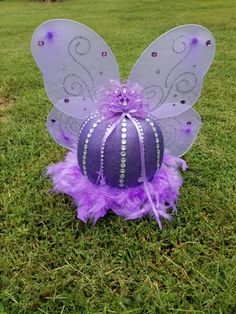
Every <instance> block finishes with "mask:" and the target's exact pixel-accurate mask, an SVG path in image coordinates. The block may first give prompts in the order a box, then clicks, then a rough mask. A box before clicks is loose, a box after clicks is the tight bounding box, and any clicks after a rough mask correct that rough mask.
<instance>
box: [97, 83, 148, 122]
mask: <svg viewBox="0 0 236 314" xmlns="http://www.w3.org/2000/svg"><path fill="white" fill-rule="evenodd" d="M141 91H142V88H141V86H139V85H138V84H134V85H131V84H130V83H127V84H122V83H120V82H117V81H111V82H110V84H109V85H108V87H107V88H102V89H100V90H99V91H98V92H97V97H96V103H97V105H98V108H99V111H100V113H101V114H102V115H103V116H104V117H107V118H110V117H114V116H117V115H121V114H122V113H129V114H130V115H131V116H133V117H135V118H142V119H144V118H146V116H147V115H148V104H147V102H146V101H145V99H144V97H143V96H142V92H141Z"/></svg>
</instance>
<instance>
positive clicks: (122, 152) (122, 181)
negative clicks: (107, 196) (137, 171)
mask: <svg viewBox="0 0 236 314" xmlns="http://www.w3.org/2000/svg"><path fill="white" fill-rule="evenodd" d="M120 137H121V147H120V156H121V157H120V176H119V187H121V188H122V187H124V185H125V174H126V144H127V120H126V118H124V119H123V120H122V121H121V136H120Z"/></svg>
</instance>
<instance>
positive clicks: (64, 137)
mask: <svg viewBox="0 0 236 314" xmlns="http://www.w3.org/2000/svg"><path fill="white" fill-rule="evenodd" d="M82 123H83V119H79V118H75V117H73V116H70V115H67V114H65V113H63V112H61V111H60V110H58V109H57V108H53V109H52V111H51V112H50V113H49V115H48V118H47V123H46V126H47V129H48V132H49V134H50V135H51V137H52V138H53V139H54V141H55V142H56V143H57V144H59V145H60V146H63V147H65V148H68V149H74V148H75V147H76V142H77V139H78V134H79V129H80V127H81V125H82Z"/></svg>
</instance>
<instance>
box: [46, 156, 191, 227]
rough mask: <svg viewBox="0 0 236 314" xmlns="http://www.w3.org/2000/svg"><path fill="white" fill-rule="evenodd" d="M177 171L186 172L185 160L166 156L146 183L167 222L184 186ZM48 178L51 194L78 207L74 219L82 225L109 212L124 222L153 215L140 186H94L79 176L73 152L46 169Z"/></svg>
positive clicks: (174, 209) (94, 220)
mask: <svg viewBox="0 0 236 314" xmlns="http://www.w3.org/2000/svg"><path fill="white" fill-rule="evenodd" d="M179 168H181V169H182V170H185V169H186V163H185V161H184V160H183V159H181V158H177V157H172V156H170V155H169V154H168V153H165V155H164V160H163V164H162V167H161V169H160V170H159V171H158V172H157V173H156V174H155V176H154V178H153V180H152V181H151V182H150V183H149V189H150V192H151V195H152V198H153V200H154V203H155V205H156V206H157V209H158V212H159V215H160V216H162V217H164V218H166V219H171V215H170V210H171V209H172V212H176V202H177V199H178V195H179V190H180V187H181V185H182V183H183V180H182V178H181V175H180V174H179ZM47 175H48V176H50V177H51V179H52V181H53V185H54V189H53V190H54V192H56V193H64V194H67V195H69V196H70V197H72V198H73V200H74V202H75V204H76V206H77V217H78V219H80V220H82V221H84V222H87V221H88V220H89V219H92V220H93V222H94V223H96V221H97V220H98V219H99V218H101V217H103V216H104V215H106V213H107V212H108V210H109V209H111V210H112V211H113V212H114V213H115V214H116V215H119V216H122V217H124V218H125V219H137V218H141V217H143V216H145V215H150V216H153V212H152V209H151V206H150V203H149V201H148V199H147V195H146V193H145V190H144V188H143V185H139V186H137V187H134V188H128V189H118V188H111V187H109V186H107V185H105V186H98V185H94V184H93V183H91V182H90V181H89V180H88V179H87V178H86V177H85V176H83V175H82V173H81V171H80V169H79V167H78V162H77V156H76V151H71V152H69V153H68V154H67V156H66V158H65V160H64V161H61V162H58V163H57V164H55V165H52V166H49V167H48V168H47ZM158 200H159V201H158Z"/></svg>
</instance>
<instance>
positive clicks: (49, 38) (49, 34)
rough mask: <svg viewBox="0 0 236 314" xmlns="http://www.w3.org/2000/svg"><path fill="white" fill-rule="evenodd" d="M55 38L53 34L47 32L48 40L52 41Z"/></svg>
mask: <svg viewBox="0 0 236 314" xmlns="http://www.w3.org/2000/svg"><path fill="white" fill-rule="evenodd" d="M52 38H53V32H47V39H48V40H52Z"/></svg>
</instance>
